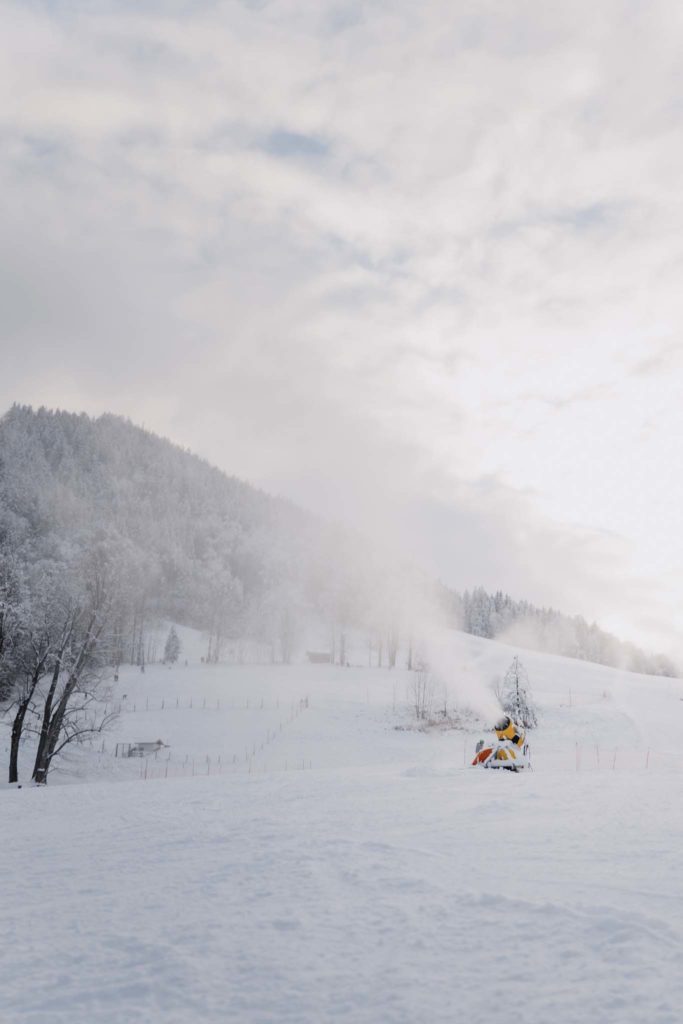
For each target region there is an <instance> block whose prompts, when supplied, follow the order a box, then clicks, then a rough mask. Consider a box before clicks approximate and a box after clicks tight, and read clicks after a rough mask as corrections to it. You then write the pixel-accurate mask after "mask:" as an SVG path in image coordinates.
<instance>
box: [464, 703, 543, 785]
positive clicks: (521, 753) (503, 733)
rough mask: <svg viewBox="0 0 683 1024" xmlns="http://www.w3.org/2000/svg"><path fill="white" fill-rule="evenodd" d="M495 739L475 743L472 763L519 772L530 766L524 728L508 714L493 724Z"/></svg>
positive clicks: (481, 766) (483, 766)
mask: <svg viewBox="0 0 683 1024" xmlns="http://www.w3.org/2000/svg"><path fill="white" fill-rule="evenodd" d="M494 731H495V734H496V738H495V740H493V741H492V742H489V743H487V742H486V741H485V740H480V741H479V743H477V748H476V753H475V756H474V761H473V762H472V764H473V765H477V766H478V767H479V768H505V769H507V771H509V772H521V771H523V770H524V769H525V768H529V767H530V763H529V746H528V744H527V743H526V737H525V733H524V729H523V728H522V727H521V725H517V724H516V723H515V722H513V721H512V719H511V718H509V717H508V715H504V716H503V718H501V720H500V721H499V722H496V724H495V726H494Z"/></svg>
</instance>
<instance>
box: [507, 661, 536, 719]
mask: <svg viewBox="0 0 683 1024" xmlns="http://www.w3.org/2000/svg"><path fill="white" fill-rule="evenodd" d="M500 702H501V704H502V706H503V710H504V711H505V712H506V713H507V714H508V715H509V716H510V718H512V720H513V721H515V722H517V724H518V725H523V726H524V728H525V729H533V728H534V727H535V726H536V725H537V724H538V718H537V715H536V708H535V707H534V704H533V701H532V699H531V695H530V692H529V676H528V674H527V671H526V669H525V668H524V665H523V664H522V663H521V661H520V660H519V658H518V657H515V658H513V660H512V664H511V665H510V667H509V669H508V670H507V672H506V673H505V678H504V679H503V685H502V687H501V691H500Z"/></svg>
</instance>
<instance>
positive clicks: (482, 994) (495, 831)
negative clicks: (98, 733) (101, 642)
mask: <svg viewBox="0 0 683 1024" xmlns="http://www.w3.org/2000/svg"><path fill="white" fill-rule="evenodd" d="M184 641H185V645H184V646H185V654H187V660H188V664H187V665H185V664H184V660H185V654H184V655H183V658H182V659H181V663H180V664H178V665H177V666H174V667H173V668H171V669H169V668H165V667H163V666H148V668H147V670H146V672H145V673H144V674H142V673H141V672H140V671H139V669H126V670H123V671H122V672H121V675H120V678H119V680H118V683H117V684H116V688H115V692H114V693H113V694H112V702H120V703H121V705H122V713H121V715H120V717H119V719H118V721H117V723H116V725H115V728H114V729H113V731H112V732H111V733H110V734H108V735H107V737H106V740H105V750H104V751H102V750H101V749H93V750H92V751H90V752H89V753H87V754H85V756H84V757H81V758H79V759H78V760H73V761H71V762H66V763H65V764H64V766H63V770H62V772H61V773H60V774H59V775H56V776H55V777H54V778H53V779H52V780H51V784H50V785H49V786H48V787H47V788H41V789H32V788H24V789H22V790H21V791H18V790H13V789H3V790H0V803H1V813H2V820H3V825H4V829H3V835H4V836H5V837H6V838H5V844H4V845H5V858H4V868H5V870H4V878H5V885H4V887H3V888H4V891H3V901H2V917H3V921H4V924H5V926H6V933H7V936H8V939H7V941H6V943H5V946H4V950H3V957H2V958H1V959H0V992H2V1003H3V1015H2V1020H3V1021H7V1022H8V1024H38V1022H40V1024H43V1022H48V1021H49V1022H50V1024H81V1022H83V1024H86V1022H87V1024H93V1022H97V1024H100V1022H102V1024H119V1022H123V1021H126V1022H128V1021H132V1022H136V1021H140V1022H142V1021H144V1022H146V1024H149V1022H159V1024H171V1022H173V1024H175V1022H178V1024H180V1022H182V1024H187V1022H189V1021H202V1022H219V1021H220V1022H225V1021H235V1022H238V1021H239V1022H247V1024H252V1022H254V1024H256V1022H264V1024H266V1022H281V1021H282V1022H291V1024H294V1022H297V1024H302V1022H306V1024H308V1022H310V1024H318V1022H327V1021H334V1020H340V1021H341V1020H343V1021H349V1022H359V1024H360V1022H363V1024H377V1022H395V1024H399V1022H402V1024H415V1022H444V1024H445V1022H448V1024H452V1022H459V1021H469V1022H474V1024H477V1022H488V1021H489V1020H491V1019H497V1018H499V1017H502V1018H505V1019H508V1018H511V1019H520V1020H523V1021H525V1024H541V1022H543V1024H546V1022H547V1021H548V1020H552V1021H553V1022H554V1024H570V1022H584V1021H587V1020H591V1021H596V1022H600V1024H611V1022H614V1024H630V1022H633V1024H636V1022H637V1024H643V1022H647V1024H674V1022H678V1021H680V1020H681V1015H682V1013H683V1010H681V1007H682V1006H683V981H682V980H681V972H680V962H681V954H682V953H683V926H682V925H681V910H682V909H683V908H682V907H681V900H682V896H681V889H680V874H681V869H680V852H681V849H683V812H682V811H681V798H680V790H681V782H682V778H681V759H680V755H679V752H678V737H679V736H680V734H681V727H682V726H683V699H682V698H683V684H681V682H679V681H677V680H669V679H662V678H646V677H639V676H634V675H628V674H620V673H618V672H616V671H614V670H610V669H606V668H602V667H599V666H595V665H589V664H586V663H579V662H576V661H568V660H564V659H561V658H554V657H550V656H547V655H540V654H533V653H531V652H526V651H524V652H516V651H514V650H513V649H512V648H509V647H505V646H504V645H501V644H496V643H494V642H487V641H483V640H479V639H478V638H475V637H469V636H465V635H461V634H458V635H456V636H455V638H454V639H453V641H452V644H453V646H452V654H453V660H452V666H451V669H452V671H451V676H450V678H449V681H448V694H447V695H446V699H447V700H448V703H449V706H452V705H453V704H454V703H455V701H456V699H459V700H460V701H462V700H463V699H464V698H465V697H466V698H468V699H469V700H470V702H471V703H473V704H474V705H477V703H478V704H479V709H480V710H483V708H484V707H486V706H487V705H488V703H489V702H490V701H491V697H490V693H489V691H488V689H487V687H488V686H489V684H490V683H491V681H492V679H493V678H494V677H495V676H497V675H501V674H502V673H503V672H504V671H505V669H506V668H507V666H508V665H509V663H510V661H511V658H512V656H513V654H514V653H520V654H521V657H522V660H523V661H524V664H525V665H526V667H527V669H528V672H529V677H530V682H531V685H532V688H533V691H534V696H535V697H536V699H537V702H538V704H539V705H540V708H541V713H542V718H541V724H540V727H539V729H538V730H536V731H535V732H534V734H533V736H532V757H533V765H534V770H533V772H531V773H527V774H525V775H518V776H513V775H510V774H508V773H505V772H503V773H492V772H484V771H478V770H476V769H471V768H469V767H468V765H469V761H470V759H471V755H472V752H473V747H474V743H475V740H476V738H477V735H478V733H477V730H476V727H475V726H474V725H473V726H472V731H469V732H462V731H438V730H434V731H431V732H428V733H422V732H418V731H414V730H409V729H397V728H396V726H405V725H408V724H410V708H409V700H408V697H407V691H408V689H409V684H410V675H409V673H407V672H400V671H395V672H388V671H387V670H378V669H372V670H371V669H367V668H360V667H356V668H348V669H343V668H339V667H331V666H326V665H322V666H321V665H317V666H315V665H298V666H286V667H285V666H273V667H258V666H245V667H238V666H221V665H210V666H209V665H202V664H200V663H199V661H198V657H199V649H198V648H196V649H194V650H193V649H192V647H191V643H190V642H189V638H188V637H185V638H184ZM443 697H444V694H443V693H441V692H440V691H439V690H437V692H436V694H435V699H436V703H437V705H438V704H439V703H442V702H443ZM190 702H191V706H190ZM157 739H161V740H162V741H163V742H164V743H165V744H167V745H168V746H165V747H164V748H163V749H162V750H160V752H159V753H158V754H157V755H156V757H155V756H150V757H148V758H142V759H134V758H130V759H122V758H114V757H113V756H112V753H113V751H114V750H115V749H116V744H117V743H131V742H133V743H134V742H139V741H153V740H157ZM145 776H146V781H143V780H144V777H145ZM60 779H61V780H62V781H68V782H71V783H78V784H71V785H57V783H58V782H59V781H60ZM112 780H113V781H116V782H117V784H114V785H113V784H111V782H112Z"/></svg>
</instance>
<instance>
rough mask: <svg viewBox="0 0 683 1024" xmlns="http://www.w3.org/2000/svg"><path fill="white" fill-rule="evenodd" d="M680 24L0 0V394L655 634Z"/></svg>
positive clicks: (668, 583) (665, 619)
mask: <svg viewBox="0 0 683 1024" xmlns="http://www.w3.org/2000/svg"><path fill="white" fill-rule="evenodd" d="M682 31H683V26H682V19H681V13H680V9H679V7H678V5H677V4H675V3H674V2H673V0H656V2H654V3H648V4H644V3H637V2H635V0H608V2H605V3H602V4H600V5H597V6H596V5H595V4H594V3H588V2H579V3H576V4H572V5H571V6H567V7H566V8H562V7H559V6H558V5H549V4H547V3H542V2H541V0H527V2H524V3H520V4H515V5H512V6H511V5H506V4H501V3H500V2H494V0H489V2H484V3H477V4H476V5H473V4H470V3H465V2H461V3H450V2H447V0H439V2H425V3H421V4H414V3H411V2H408V0H403V2H398V3H396V2H392V3H388V2H386V3H383V2H380V0H376V2H372V3H367V4H362V5H361V4H351V3H347V4H320V3H319V2H313V0H279V2H278V3H252V4H238V3H234V2H233V3H208V2H207V3H195V4H189V3H180V2H178V3H164V4H160V3H144V2H140V3H136V4H123V3H101V4H97V5H93V4H85V3H79V2H73V3H70V4H69V5H58V4H49V3H38V2H36V3H31V4H26V3H19V2H18V0H17V2H15V3H10V4H7V5H6V8H5V12H4V18H3V38H2V44H1V45H2V47H3V54H2V60H1V61H0V76H1V78H0V84H1V85H2V88H1V89H0V133H1V137H2V140H3V154H4V155H3V157H2V158H1V159H0V215H1V218H2V219H1V223H2V229H1V231H2V235H1V238H0V245H1V248H0V253H1V256H0V258H1V261H2V262H1V268H2V278H3V282H4V284H3V285H2V298H3V303H2V304H3V334H2V347H3V356H4V364H5V372H4V373H3V378H2V382H1V383H0V401H1V402H2V404H4V405H7V404H9V403H10V402H11V401H13V400H15V399H17V400H22V401H32V402H34V403H41V402H44V403H47V404H53V405H71V406H75V407H83V408H87V409H89V410H91V411H97V410H99V409H103V408H110V409H112V410H114V411H120V412H124V413H126V414H128V415H130V416H132V417H133V418H134V419H137V420H144V421H145V422H146V424H147V426H149V427H152V428H154V429H158V430H160V431H161V432H163V433H165V434H170V435H171V436H173V437H174V438H175V439H176V440H178V441H180V442H182V443H186V444H190V445H192V446H193V447H195V448H196V449H198V450H199V451H201V452H202V453H204V454H206V455H208V456H209V457H211V458H212V459H213V460H214V461H216V462H218V463H219V464H220V465H222V466H223V467H225V468H226V469H228V470H230V471H233V472H236V473H239V474H240V475H243V476H245V477H247V478H250V479H254V480H256V481H257V482H259V483H262V484H264V485H266V486H273V487H277V488H278V489H280V490H281V491H284V492H287V493H291V494H293V495H295V496H298V497H300V498H302V499H305V500H307V501H308V502H310V503H312V504H314V505H316V506H317V507H318V508H329V507H331V506H332V505H333V506H334V510H335V513H343V514H346V515H348V516H349V517H351V518H355V519H362V520H364V521H370V520H372V519H373V518H374V519H376V520H385V518H386V516H387V515H389V514H390V513H391V514H392V515H394V516H395V523H396V531H397V536H398V538H399V539H400V540H401V542H402V543H404V544H406V545H410V544H412V538H417V539H416V542H415V547H416V549H418V550H419V551H420V552H421V553H422V557H424V558H425V559H432V561H433V562H434V563H437V562H438V561H439V558H442V557H443V560H444V564H445V566H446V569H445V572H444V575H447V576H448V578H449V580H451V581H452V582H453V583H455V584H456V585H457V584H462V585H470V584H472V583H474V582H477V580H478V579H479V578H481V579H482V580H483V581H484V582H487V583H489V585H495V584H496V582H497V581H499V582H500V583H501V585H505V586H508V587H509V588H510V589H511V590H514V591H516V592H518V593H520V594H523V595H525V596H528V597H530V598H531V599H536V600H552V601H553V602H554V603H557V604H560V605H562V606H563V607H566V608H568V609H569V610H572V609H576V610H577V611H586V612H587V613H589V614H592V613H593V609H595V614H599V615H601V616H602V617H603V618H606V619H608V620H609V622H610V623H611V624H615V625H616V626H618V627H619V628H620V629H621V631H622V632H629V631H631V632H632V633H633V634H634V635H637V636H638V637H639V638H641V639H646V640H647V639H648V638H652V640H653V642H655V641H656V642H658V643H659V642H662V635H663V634H665V633H666V631H667V629H669V628H671V629H672V630H673V629H674V627H675V626H676V620H675V618H674V614H673V612H672V607H673V606H674V605H677V606H681V603H682V601H681V599H682V598H683V593H682V592H681V591H682V590H683V585H681V584H680V582H679V576H678V575H677V573H678V571H679V570H680V569H681V568H683V541H681V539H680V531H679V530H678V525H677V515H676V510H677V509H678V508H680V507H681V502H682V500H683V493H682V491H681V487H682V485H681V483H680V482H679V481H678V479H677V474H676V465H677V454H678V453H677V439H678V438H679V437H680V436H681V427H682V426H683V423H682V422H681V419H682V416H681V412H680V402H679V397H678V396H679V392H680V382H681V362H680V353H681V342H680V340H679V330H680V326H681V317H682V314H683V308H682V304H683V298H681V292H680V286H679V278H680V264H681V260H682V259H683V231H682V230H681V228H682V227H683V224H682V223H681V221H682V220H683V214H682V213H681V209H680V203H679V200H678V192H679V188H680V184H679V183H680V178H681V170H682V169H683V167H682V164H683V142H682V141H681V134H680V117H681V109H682V106H681V103H682V99H683V97H682V96H681V85H680V75H679V55H680V44H681V34H682ZM491 480H495V481H496V484H495V487H492V486H490V484H489V483H487V481H491ZM520 495H521V497H520ZM399 507H404V508H405V509H406V510H407V511H405V512H404V513H401V514H398V513H397V512H396V510H397V508H399ZM444 509H449V510H450V512H449V515H450V516H452V522H453V523H454V524H455V523H458V524H459V528H458V531H457V532H458V533H459V535H460V536H467V535H470V536H472V537H473V538H475V540H474V541H473V542H472V543H471V544H469V543H467V544H463V543H461V542H460V540H459V541H458V544H456V545H454V544H453V541H452V535H453V531H451V530H450V529H449V525H448V524H449V518H448V515H446V514H445V513H444V511H443V510H444ZM373 510H374V513H373ZM435 510H438V514H437V513H436V512H435ZM421 531H423V533H422V534H421ZM421 537H422V538H423V539H420V538H421ZM424 538H426V540H425V539H424ZM449 551H450V554H449V555H448V556H446V554H445V553H446V552H449ZM494 577H495V578H494ZM549 580H552V583H549ZM643 608H646V613H647V619H648V621H647V622H645V618H646V616H645V615H644V614H643ZM653 609H656V612H655V613H654V614H653ZM653 619H654V621H655V623H657V624H658V625H656V626H655V625H653V621H652V620H653Z"/></svg>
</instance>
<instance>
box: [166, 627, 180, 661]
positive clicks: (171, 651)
mask: <svg viewBox="0 0 683 1024" xmlns="http://www.w3.org/2000/svg"><path fill="white" fill-rule="evenodd" d="M179 655H180V637H179V636H178V634H177V633H176V628H175V626H171V628H170V630H169V631H168V636H167V638H166V645H165V647H164V661H165V662H166V663H167V664H168V665H175V663H176V661H177V660H178V657H179Z"/></svg>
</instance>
